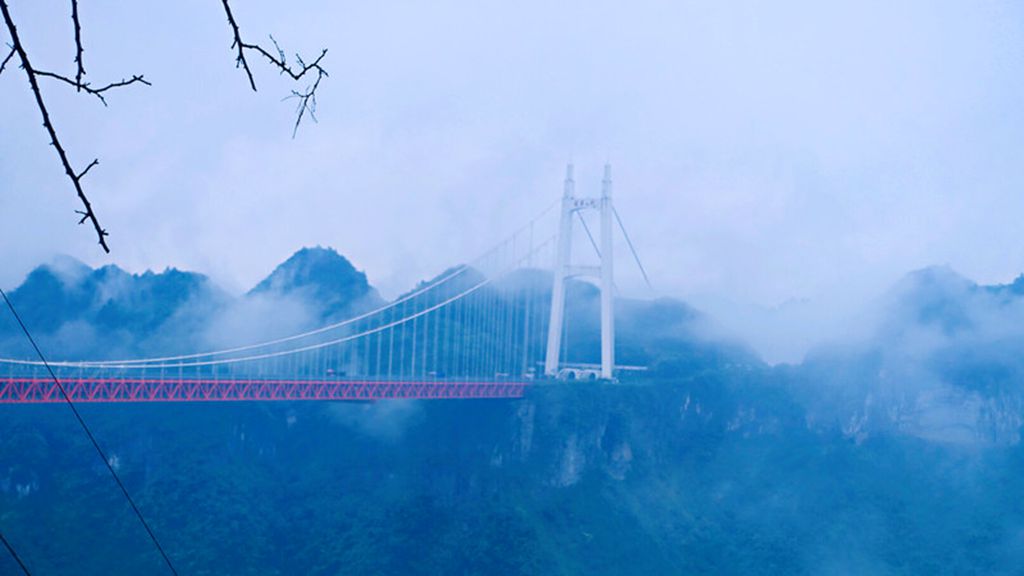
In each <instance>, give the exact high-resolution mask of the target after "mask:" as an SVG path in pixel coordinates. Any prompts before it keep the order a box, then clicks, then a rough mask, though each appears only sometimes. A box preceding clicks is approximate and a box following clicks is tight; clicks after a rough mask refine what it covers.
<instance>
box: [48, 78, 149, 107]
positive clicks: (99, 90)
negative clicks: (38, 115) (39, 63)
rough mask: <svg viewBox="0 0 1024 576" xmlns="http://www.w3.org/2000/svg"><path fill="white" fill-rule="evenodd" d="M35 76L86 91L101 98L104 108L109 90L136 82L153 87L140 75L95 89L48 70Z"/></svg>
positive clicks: (86, 83)
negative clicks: (105, 96)
mask: <svg viewBox="0 0 1024 576" xmlns="http://www.w3.org/2000/svg"><path fill="white" fill-rule="evenodd" d="M35 74H36V76H44V77H46V78H53V79H55V80H60V81H61V82H64V83H66V84H70V85H71V86H74V87H75V88H76V89H77V90H78V91H82V90H85V92H86V93H87V94H92V95H93V96H95V97H97V98H99V99H100V102H103V105H104V106H106V105H107V99H106V98H104V97H103V93H104V92H106V91H107V90H110V89H111V88H121V87H123V86H128V85H129V84H134V83H136V82H139V83H142V84H145V85H146V86H152V84H150V83H149V81H148V80H146V79H145V78H143V77H142V76H140V75H138V74H136V75H133V76H132V77H131V78H130V79H128V80H125V79H123V78H122V79H121V81H120V82H112V83H110V84H107V85H106V86H103V87H102V88H93V87H92V85H91V84H89V83H88V82H85V83H78V82H76V81H74V80H72V79H71V78H68V77H67V76H62V75H60V74H55V73H53V72H47V71H46V70H36V71H35Z"/></svg>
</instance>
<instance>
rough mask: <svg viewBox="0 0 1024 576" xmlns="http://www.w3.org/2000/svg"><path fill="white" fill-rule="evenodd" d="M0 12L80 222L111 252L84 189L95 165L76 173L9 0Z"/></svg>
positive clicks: (0, 2)
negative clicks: (75, 201) (68, 182)
mask: <svg viewBox="0 0 1024 576" xmlns="http://www.w3.org/2000/svg"><path fill="white" fill-rule="evenodd" d="M0 12H3V17H4V23H5V24H6V25H7V32H8V33H9V34H10V36H11V44H12V47H13V48H14V50H15V51H16V52H17V54H18V59H19V60H20V61H21V69H22V70H24V71H25V75H26V76H27V77H28V83H29V86H31V88H32V94H33V95H34V96H35V99H36V106H37V107H38V108H39V113H40V114H41V115H42V117H43V127H44V128H46V132H47V133H48V134H49V135H50V143H51V144H52V145H53V148H54V149H55V150H56V151H57V156H58V157H59V158H60V162H61V164H62V165H63V166H64V172H65V173H66V174H67V175H68V178H70V179H71V183H72V184H73V185H74V187H75V192H77V193H78V198H79V199H80V200H81V201H82V206H83V207H84V210H80V211H79V213H80V214H82V219H81V220H80V221H79V224H82V223H85V222H86V221H89V222H90V223H91V224H92V226H93V229H95V230H96V236H97V237H98V238H99V244H100V246H101V247H102V248H103V251H104V252H107V253H110V247H109V246H107V238H106V237H107V235H108V234H107V231H106V230H104V229H103V227H102V226H100V222H99V220H98V219H97V218H96V212H95V211H94V210H93V208H92V203H91V202H89V198H88V197H87V196H86V195H85V191H84V190H82V176H85V173H86V172H88V171H89V168H91V167H92V166H93V165H92V164H91V165H90V166H88V167H87V168H86V169H85V170H83V171H82V172H81V173H80V174H76V173H75V170H74V168H72V167H71V161H70V160H68V155H67V152H65V151H64V147H63V146H62V145H61V143H60V139H59V138H57V131H56V129H54V127H53V123H52V122H51V121H50V113H49V112H48V111H47V109H46V103H45V102H43V95H42V93H41V92H40V91H39V81H38V80H37V79H36V70H35V69H34V68H32V63H31V62H29V59H28V54H26V53H25V48H24V46H23V45H22V43H21V39H20V38H19V37H18V29H17V27H16V26H15V25H14V20H13V19H12V18H11V11H10V9H9V8H8V6H7V0H0Z"/></svg>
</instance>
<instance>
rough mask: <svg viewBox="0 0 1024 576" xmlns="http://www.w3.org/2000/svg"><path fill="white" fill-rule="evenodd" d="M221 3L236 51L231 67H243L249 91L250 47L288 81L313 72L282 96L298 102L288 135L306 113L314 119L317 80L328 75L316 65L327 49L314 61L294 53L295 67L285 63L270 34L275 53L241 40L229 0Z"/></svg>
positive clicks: (294, 129)
mask: <svg viewBox="0 0 1024 576" xmlns="http://www.w3.org/2000/svg"><path fill="white" fill-rule="evenodd" d="M222 3H223V4H224V12H225V14H227V17H228V24H229V25H230V26H231V33H232V34H233V36H234V39H233V40H232V42H231V48H232V49H235V50H237V55H236V56H235V67H236V68H238V67H241V68H242V69H243V70H245V75H246V77H247V78H248V79H249V86H250V87H251V88H252V90H253V92H256V80H255V79H254V78H253V75H252V70H251V69H250V68H249V61H248V60H247V59H246V57H245V51H246V50H252V51H254V52H256V53H257V54H259V55H260V56H263V57H264V58H266V59H267V61H269V62H270V63H271V64H272V65H273V66H274V67H275V68H277V69H278V70H279V71H280V73H281V74H287V75H288V76H290V77H291V79H292V80H295V81H298V80H301V79H302V78H303V77H305V76H306V75H307V74H310V75H312V73H313V72H316V80H314V81H313V83H312V84H310V85H308V86H307V87H306V89H305V91H302V92H299V91H298V90H292V91H291V92H292V93H291V95H290V96H287V97H285V100H289V99H291V98H298V99H299V104H298V106H297V107H296V118H295V126H294V127H293V128H292V138H294V137H295V134H296V133H297V132H298V130H299V124H301V123H302V119H303V118H304V117H305V116H306V114H307V113H308V114H309V117H310V118H312V119H313V121H314V122H316V90H317V88H319V87H320V81H321V80H323V79H324V77H326V76H328V74H327V71H326V70H324V68H323V67H322V66H321V65H320V62H322V61H323V59H324V57H325V56H327V49H326V48H325V49H324V50H322V51H321V52H320V55H319V56H317V58H316V60H313V61H312V62H310V63H309V64H306V63H305V61H303V59H302V56H300V55H299V54H296V55H295V61H296V62H297V64H298V65H297V66H292V65H289V64H288V59H287V58H286V57H285V55H284V50H282V49H281V47H280V46H279V45H278V44H277V40H275V39H274V37H273V36H271V37H270V41H271V42H272V43H273V44H274V50H275V51H276V52H277V55H276V56H275V55H274V54H272V53H271V52H270V51H269V50H267V49H265V48H264V47H263V46H260V45H259V44H248V43H246V42H245V41H244V40H242V32H241V30H240V29H239V27H238V22H237V21H236V20H235V16H234V14H232V12H231V4H230V2H229V0H222Z"/></svg>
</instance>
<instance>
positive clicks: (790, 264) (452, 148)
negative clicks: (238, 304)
mask: <svg viewBox="0 0 1024 576" xmlns="http://www.w3.org/2000/svg"><path fill="white" fill-rule="evenodd" d="M12 9H13V11H14V16H15V18H16V19H17V20H18V23H19V25H20V29H21V30H22V34H23V36H24V41H25V43H26V45H27V46H28V48H29V50H30V52H31V54H32V56H33V58H34V61H35V62H36V63H37V65H38V66H40V67H44V68H54V69H57V70H64V71H67V70H69V69H70V67H71V66H72V62H71V60H72V57H73V50H72V48H73V44H72V34H71V24H70V21H69V19H68V18H67V14H65V11H66V10H65V9H64V8H61V7H56V6H52V5H49V4H46V3H19V4H18V5H16V6H14V7H13V8H12ZM219 10H220V6H218V5H216V4H209V3H198V2H186V3H176V4H164V5H159V6H148V5H147V6H142V5H138V6H135V5H129V4H121V3H113V2H101V3H96V4H92V5H90V6H89V7H88V8H83V11H82V19H83V27H84V32H83V35H84V42H85V46H86V61H87V62H86V69H87V71H88V79H90V80H92V81H94V82H96V83H101V82H103V81H109V80H116V79H119V78H121V77H122V76H124V75H128V74H133V73H145V74H146V77H147V78H148V79H150V80H151V81H152V82H153V86H152V87H142V86H139V87H131V88H128V89H125V90H121V91H119V92H117V93H113V94H110V96H109V97H108V101H109V104H110V105H109V107H107V108H104V107H103V106H102V105H101V104H100V103H99V102H98V101H93V100H94V99H89V98H85V97H84V96H81V95H76V94H74V93H73V92H72V91H70V90H67V89H66V87H64V86H60V85H56V84H52V83H44V85H43V91H44V96H45V97H46V98H47V101H48V102H51V107H52V113H53V116H54V121H55V123H56V125H57V126H58V129H59V130H60V132H61V134H62V135H63V137H64V138H65V140H66V145H67V147H68V149H69V151H70V154H71V157H72V160H73V162H74V163H75V164H76V165H79V166H84V165H85V164H87V162H88V161H89V160H91V159H92V158H93V157H94V156H95V157H99V158H100V161H101V164H100V165H99V166H98V167H97V168H95V169H94V170H93V171H92V172H90V174H89V176H88V180H87V181H86V189H87V191H89V192H90V193H91V194H92V196H93V200H94V202H95V204H96V208H97V213H98V214H99V216H100V218H101V221H102V222H103V224H104V225H105V226H106V227H107V228H108V229H109V230H110V232H111V237H110V241H111V243H112V246H113V248H114V252H113V254H112V255H111V256H109V257H108V256H104V255H103V254H102V253H101V252H100V251H99V249H98V247H96V246H95V244H94V239H93V238H92V236H91V232H90V231H89V230H87V229H86V227H84V226H82V227H76V226H74V219H75V215H74V214H73V212H72V211H73V210H74V209H75V208H78V205H77V204H76V200H75V199H74V197H73V194H72V190H71V187H70V185H69V183H68V182H67V181H66V179H65V178H64V176H63V174H62V173H61V171H60V170H59V169H58V164H57V162H56V159H55V158H54V155H53V151H52V150H51V149H50V147H49V146H47V141H46V138H45V135H44V133H43V131H42V130H41V128H40V126H39V119H38V112H37V111H36V110H35V109H34V108H33V106H34V104H33V102H32V99H31V97H30V93H29V91H28V90H27V89H26V86H25V79H24V77H23V75H21V73H20V71H19V70H17V69H9V70H7V71H5V73H4V74H3V75H2V76H0V103H2V105H3V106H2V108H3V109H4V113H3V114H2V115H0V134H5V135H17V137H16V138H0V257H2V259H3V262H4V266H3V268H2V270H0V284H2V285H4V286H11V285H14V284H16V283H17V282H18V279H19V278H20V277H22V276H23V275H24V274H25V273H26V272H27V271H28V270H29V269H30V268H31V267H32V266H34V265H35V264H37V263H38V262H40V261H43V260H46V259H47V258H49V257H50V256H51V255H53V254H55V253H67V254H71V255H73V256H75V257H77V258H79V259H81V260H83V261H85V262H87V263H89V264H91V265H99V264H103V263H107V262H116V263H118V264H119V265H122V266H124V267H126V268H127V269H129V270H131V271H134V272H141V271H143V270H145V269H146V268H153V269H162V268H163V267H165V266H168V265H171V266H177V267H180V268H183V269H192V270H205V271H210V272H211V273H212V274H213V275H214V276H215V279H216V280H217V281H218V283H219V284H221V285H223V286H225V287H226V288H227V289H228V291H229V292H236V293H238V292H242V291H244V290H245V289H246V288H247V287H249V286H252V285H253V284H254V283H255V281H256V280H257V279H259V278H260V277H262V275H263V274H265V271H266V270H268V269H269V268H270V267H271V266H272V265H274V264H276V263H277V262H280V261H282V260H283V259H284V258H285V257H286V256H287V255H288V254H290V253H292V252H293V251H294V250H296V249H297V248H298V247H300V246H303V245H316V244H329V245H333V246H336V247H337V248H338V249H339V251H340V252H342V253H343V254H345V255H346V256H348V257H350V258H351V259H352V260H353V262H354V263H355V264H356V266H357V267H358V268H360V269H365V270H367V271H368V272H369V273H370V275H371V279H372V281H373V283H374V284H375V285H376V286H378V287H380V288H381V290H382V293H383V294H384V295H385V296H394V295H395V294H397V293H399V292H400V291H401V290H403V289H405V288H407V287H408V286H411V285H413V284H414V282H415V281H417V280H419V279H422V278H426V277H430V276H432V275H433V274H434V273H436V272H437V271H439V270H443V269H445V268H447V267H448V266H451V265H454V264H455V263H457V262H462V261H467V260H469V259H471V258H472V257H473V256H474V255H476V253H477V252H478V249H479V246H481V245H488V244H490V243H491V242H493V241H496V240H498V239H500V238H502V237H504V236H505V235H506V234H507V233H508V232H509V231H511V230H513V229H515V228H516V227H517V226H519V225H520V224H521V223H523V222H525V221H526V220H528V219H529V217H531V216H532V215H533V214H535V213H536V212H537V211H538V210H540V209H541V208H542V207H544V206H546V205H548V204H549V203H550V202H551V201H552V200H554V199H556V198H557V197H558V195H559V194H560V190H561V179H562V174H563V169H564V168H563V167H564V164H565V163H566V162H567V161H570V160H572V161H574V162H575V163H576V165H577V189H578V190H579V191H580V192H581V193H597V191H598V190H599V180H600V169H601V165H602V164H603V162H605V161H611V162H612V164H613V166H614V178H615V182H616V190H615V194H616V202H617V204H618V208H619V211H620V213H621V214H622V216H623V218H624V219H625V221H626V224H627V226H629V227H630V230H631V233H632V235H633V239H634V242H635V244H636V245H637V247H638V249H639V251H640V253H641V256H642V257H643V259H644V261H645V263H646V265H647V268H648V270H649V272H650V275H651V277H652V279H653V280H654V283H655V287H656V288H657V290H658V291H659V293H660V294H663V295H669V296H674V297H679V298H683V299H685V300H688V301H694V302H698V303H701V302H709V303H712V304H708V305H707V306H702V307H704V308H709V309H712V311H713V312H715V313H716V314H717V315H718V316H720V317H721V318H722V320H723V322H731V323H732V326H733V327H734V328H735V329H736V330H737V331H738V332H739V333H741V334H742V335H744V336H745V337H747V339H748V340H750V341H752V342H754V343H755V345H757V346H758V348H759V350H760V351H761V352H762V354H764V355H765V356H766V357H767V358H769V359H770V360H773V361H797V360H798V359H799V358H800V357H801V356H802V355H803V353H805V352H806V350H807V349H808V348H809V347H811V346H812V345H813V342H814V341H817V340H820V339H821V338H822V337H828V336H831V335H833V334H836V333H841V332H842V331H843V330H844V328H843V327H842V326H841V325H838V326H837V325H835V323H834V321H833V316H834V315H835V312H836V311H837V310H841V311H843V312H845V311H847V310H852V309H855V308H856V307H857V306H863V305H865V304H866V303H868V301H869V300H870V299H871V298H873V297H875V296H876V295H877V294H879V293H881V292H882V291H883V290H884V289H885V288H886V287H887V286H889V285H891V284H892V283H894V282H896V281H897V280H898V279H899V278H900V277H901V276H902V275H903V274H904V273H906V271H908V270H913V269H917V268H920V267H923V266H928V265H932V264H943V263H948V264H949V265H951V266H952V267H953V268H955V269H956V270H959V271H960V272H961V273H963V274H965V275H966V276H968V277H970V278H973V279H976V280H977V281H979V282H986V283H990V282H1004V281H1008V280H1009V279H1011V278H1013V277H1015V276H1016V275H1017V273H1019V272H1020V271H1021V270H1024V258H1022V257H1021V254H1024V238H1022V237H1021V235H1020V234H1019V233H1018V229H1019V226H1018V225H1017V218H1016V215H1017V214H1020V213H1022V212H1024V197H1022V196H1021V195H1020V194H1019V189H1020V185H1021V181H1022V172H1021V171H1022V168H1021V167H1022V166H1024V162H1022V161H1021V160H1022V159H1021V157H1020V154H1021V148H1020V147H1019V146H1017V145H1016V144H1015V142H1016V139H1017V135H1018V134H1019V133H1020V132H1021V128H1022V126H1021V123H1022V120H1024V116H1022V114H1024V112H1022V111H1021V109H1020V106H1019V102H1020V101H1021V96H1022V91H1024V90H1022V88H1024V85H1022V82H1024V75H1022V74H1020V63H1021V55H1022V47H1024V41H1022V34H1021V32H1022V29H1021V26H1022V24H1021V23H1022V22H1024V18H1021V14H1020V10H1021V8H1020V6H1019V5H1017V4H1016V3H1008V2H981V3H971V4H969V5H967V4H963V3H955V2H940V3H935V2H924V1H920V2H908V3H901V4H900V5H899V6H893V5H892V4H891V3H886V2H867V3H856V4H849V5H836V4H829V5H819V4H811V5H809V4H806V3H797V2H785V3H772V4H770V5H769V4H759V3H753V2H740V3H729V4H719V3H710V4H703V5H693V4H687V3H661V2H641V3H631V4H630V5H629V6H628V7H627V6H624V5H619V4H615V3H610V2H598V3H592V2H587V3H581V2H570V3H559V4H557V5H552V4H550V3H535V2H527V3H515V4H495V3H484V4H474V5H472V6H467V5H465V4H463V3H453V2H441V3H431V4H430V5H429V6H428V5H422V6H420V5H416V4H409V3H395V2H383V3H373V4H372V5H359V6H356V5H338V4H334V3H326V2H304V3H301V4H299V5H296V6H294V7H291V8H290V9H289V10H286V11H281V10H280V7H279V6H277V5H275V4H266V5H262V6H258V5H246V6H244V7H241V6H240V7H239V8H238V10H237V12H238V14H236V16H237V17H238V19H239V20H240V22H241V24H242V27H243V30H244V32H245V33H246V34H247V35H249V37H250V38H252V39H253V40H262V39H265V38H266V37H267V34H270V33H272V34H274V37H275V38H276V39H277V40H278V41H279V42H280V43H281V45H282V47H284V48H285V50H286V51H288V52H289V53H291V52H293V51H300V52H301V53H303V54H306V55H308V54H313V53H315V52H316V51H318V50H319V49H320V48H321V47H327V48H329V50H330V51H329V53H328V57H327V59H326V60H325V65H326V66H327V68H328V71H329V72H330V73H331V76H330V78H329V79H327V80H326V81H325V82H324V84H323V86H322V88H321V92H320V94H321V96H320V100H319V108H318V118H319V124H312V123H309V124H306V125H303V126H302V127H301V128H300V130H299V132H298V135H297V137H296V138H295V139H294V140H293V139H291V138H290V130H291V122H292V116H291V115H292V105H291V104H290V103H281V102H280V101H279V100H280V99H281V98H282V97H283V96H285V95H287V94H288V93H289V90H290V89H291V85H289V84H287V83H285V82H284V81H282V80H281V79H280V78H279V77H278V76H277V74H275V73H274V72H273V71H272V70H270V69H269V68H267V67H266V66H264V65H263V64H262V63H258V64H254V73H255V76H256V81H257V85H258V86H259V88H260V91H259V92H258V93H256V94H253V93H252V92H251V91H250V90H249V89H248V86H247V83H246V81H245V78H244V75H243V73H242V72H241V71H240V70H236V69H235V68H234V62H233V55H232V53H231V51H230V49H229V45H230V35H229V31H228V28H227V26H226V23H225V22H224V17H223V14H222V13H221V12H220V11H219ZM619 250H620V260H623V261H625V259H626V258H627V257H628V252H626V251H625V248H624V246H622V245H621V243H620V245H619ZM619 269H620V271H621V272H620V275H619V278H618V279H617V283H618V285H619V287H620V289H622V290H623V292H624V293H626V294H627V295H636V294H638V293H641V292H642V286H643V284H642V281H641V279H640V277H639V275H638V274H636V273H635V272H634V271H631V270H630V269H629V267H628V266H625V265H621V266H620V267H619ZM715 302H718V303H723V302H724V303H728V304H729V305H723V304H717V305H716V304H713V303H715ZM792 302H806V303H807V305H806V306H803V305H801V306H798V307H796V308H799V310H800V311H799V312H798V313H796V315H795V317H794V318H795V319H796V320H794V321H790V320H789V319H781V320H780V319H778V317H779V316H780V315H779V314H776V312H775V311H776V310H778V309H788V308H793V307H791V306H790V305H789V304H787V303H792ZM728 309H734V310H744V311H750V313H749V314H748V313H746V312H744V313H729V311H728ZM756 310H768V311H769V312H766V313H755V312H753V311H756ZM783 316H785V315H783ZM732 317H735V319H733V318H732ZM758 317H760V318H762V319H760V320H758V319H756V318H758ZM749 318H754V319H753V320H750V319H749ZM783 341H784V342H785V344H784V345H782V344H780V342H783Z"/></svg>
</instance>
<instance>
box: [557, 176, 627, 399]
mask: <svg viewBox="0 0 1024 576" xmlns="http://www.w3.org/2000/svg"><path fill="white" fill-rule="evenodd" d="M575 188H576V186H575V182H574V181H573V174H572V164H569V165H568V166H567V167H566V169H565V189H564V192H563V194H562V216H561V220H560V223H559V226H558V249H557V250H558V252H557V254H556V261H555V278H554V286H553V288H552V290H551V320H550V322H549V324H548V346H547V355H546V357H545V361H544V374H545V375H547V376H557V375H558V370H559V353H560V351H561V348H562V328H563V326H562V325H563V322H564V321H565V281H566V280H567V279H569V278H573V277H577V276H584V277H591V278H595V279H596V280H598V284H599V286H600V288H601V377H602V378H605V379H611V378H613V372H614V369H615V309H614V295H613V285H614V272H613V267H612V266H613V264H612V260H613V254H614V251H613V245H612V216H613V214H612V210H613V208H612V167H611V165H609V164H605V166H604V180H603V181H602V182H601V197H600V198H577V197H576V190H575ZM584 210H595V211H597V212H599V213H600V216H601V244H600V252H601V253H600V258H601V264H600V265H599V266H574V265H573V264H572V224H573V217H574V216H575V215H576V213H578V212H581V211H584Z"/></svg>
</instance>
